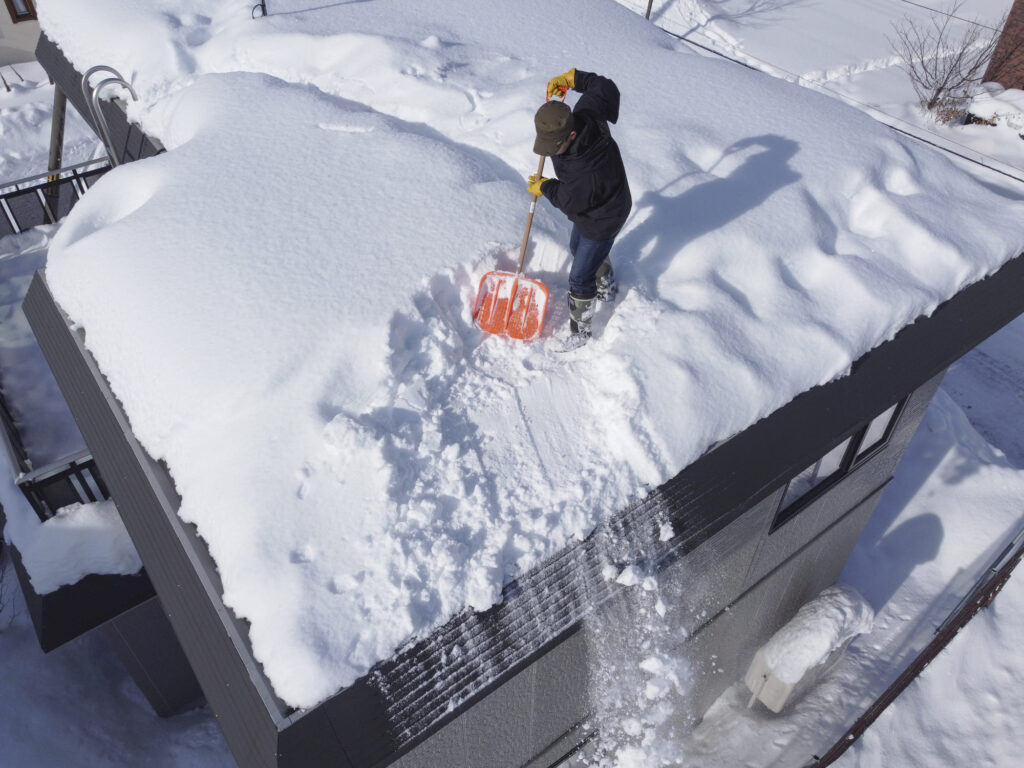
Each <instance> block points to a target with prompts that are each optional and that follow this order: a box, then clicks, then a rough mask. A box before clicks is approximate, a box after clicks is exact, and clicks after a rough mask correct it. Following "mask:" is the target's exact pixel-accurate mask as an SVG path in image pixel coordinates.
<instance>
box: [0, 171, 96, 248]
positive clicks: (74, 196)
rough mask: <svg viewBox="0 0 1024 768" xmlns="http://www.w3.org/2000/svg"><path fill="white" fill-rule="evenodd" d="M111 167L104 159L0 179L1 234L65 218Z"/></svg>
mask: <svg viewBox="0 0 1024 768" xmlns="http://www.w3.org/2000/svg"><path fill="white" fill-rule="evenodd" d="M109 170H110V163H109V162H108V161H107V159H106V158H99V159H97V160H86V161H85V162H84V163H78V164H77V165H70V166H68V167H66V168H60V169H58V170H56V171H47V172H46V173H40V174H37V175H35V176H28V177H26V178H23V179H17V180H16V181H4V182H0V237H4V236H6V235H14V234H18V233H19V232H24V231H26V230H29V229H32V228H33V227H38V226H40V225H42V224H53V223H55V222H57V221H58V220H59V219H62V218H64V217H65V216H66V215H67V214H68V211H70V210H71V208H73V207H74V205H75V203H77V202H78V201H79V200H80V199H81V197H82V195H84V194H85V193H86V191H87V190H88V189H89V187H90V186H91V185H92V183H93V182H94V181H95V180H96V179H97V178H98V177H100V176H102V175H103V174H104V173H106V172H107V171H109Z"/></svg>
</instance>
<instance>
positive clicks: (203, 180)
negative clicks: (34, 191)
mask: <svg viewBox="0 0 1024 768" xmlns="http://www.w3.org/2000/svg"><path fill="white" fill-rule="evenodd" d="M243 5H245V7H243ZM308 5H309V4H308V3H299V2H291V3H288V2H279V3H276V4H275V8H276V9H277V10H276V15H274V16H271V17H270V18H268V19H264V20H260V21H253V20H251V19H249V17H248V13H249V9H248V5H246V4H240V3H238V2H234V1H231V2H228V1H227V0H225V1H224V2H220V3H213V4H211V3H209V2H204V3H200V2H198V0H160V2H155V3H147V4H137V3H127V2H117V0H103V1H102V2H95V3H91V4H89V7H88V9H84V8H82V7H80V4H78V3H75V2H71V1H70V0H50V2H48V3H47V4H46V5H45V6H44V8H41V9H40V14H41V22H42V24H43V27H44V29H45V30H46V31H47V33H48V34H50V35H51V36H52V37H53V38H54V39H55V40H57V41H58V42H59V43H60V45H61V46H62V47H63V48H64V50H65V52H66V53H67V55H68V56H69V57H70V58H71V60H72V61H73V62H74V63H75V64H76V65H77V66H78V68H79V69H82V70H84V69H86V68H87V67H89V66H91V65H93V64H95V63H98V62H100V61H102V62H103V63H108V64H112V65H114V66H116V67H117V68H118V69H120V70H121V72H122V73H123V74H124V75H125V76H126V77H128V79H129V80H130V81H131V82H132V83H133V85H134V86H135V87H136V89H137V90H138V92H139V95H140V99H141V100H140V102H139V103H138V104H135V105H132V107H131V115H132V116H133V117H134V118H135V119H138V120H139V121H141V123H142V124H143V125H144V127H145V128H146V129H147V130H148V131H149V132H150V133H152V134H153V135H155V136H156V137H157V138H159V139H160V140H161V141H162V142H163V143H164V145H165V146H167V147H168V149H169V150H170V151H169V152H168V153H167V154H165V155H161V156H159V157H156V158H152V159H150V160H147V161H145V162H141V163H134V164H131V165H129V166H125V167H122V168H120V169H118V170H117V171H115V172H113V173H111V174H109V175H108V176H107V177H105V178H104V179H103V180H102V181H101V182H100V183H99V184H97V185H96V187H95V188H94V190H93V191H92V192H91V193H90V195H89V196H88V197H87V198H86V200H85V201H84V202H83V203H81V204H80V205H79V206H78V207H77V208H76V209H75V211H74V212H73V213H72V215H71V216H70V217H69V219H68V221H67V223H66V225H65V226H64V227H63V228H62V229H61V231H60V233H59V235H58V237H57V238H56V240H55V243H54V246H53V248H52V250H51V255H50V263H49V266H48V268H47V277H48V279H49V280H50V283H51V285H52V287H53V289H54V292H55V294H56V296H57V298H58V300H59V301H60V303H61V305H62V306H63V307H64V309H65V310H66V311H68V312H69V314H70V315H71V317H72V318H73V319H74V320H75V321H76V322H78V323H81V324H82V325H83V326H84V327H85V328H86V329H87V343H88V345H89V348H90V350H91V351H92V352H93V354H94V355H95V356H96V358H97V360H98V362H99V364H100V366H101V368H102V370H103V371H104V373H105V374H106V376H107V377H108V379H109V380H110V382H111V385H112V386H113V389H114V391H115V393H116V394H117V396H118V397H119V399H120V400H121V402H122V403H123V404H124V406H125V409H126V411H127V413H128V416H129V418H130V420H131V423H132V427H133V430H134V431H135V433H136V435H137V436H138V437H139V438H140V440H141V441H142V443H143V444H144V446H145V447H146V449H147V450H148V451H149V452H150V454H152V455H153V456H154V457H156V458H160V459H164V460H166V462H167V464H168V466H169V467H170V470H171V473H172V475H173V477H174V480H175V483H176V485H177V488H178V490H179V492H180V493H181V496H182V507H181V511H180V514H181V516H182V517H183V519H185V520H187V521H189V522H194V523H195V524H196V525H197V527H198V529H199V532H200V534H201V535H202V536H203V538H204V539H205V540H206V541H207V543H208V544H209V547H210V550H211V553H212V555H213V557H214V559H215V560H216V562H217V565H218V569H219V570H220V574H221V578H222V580H223V584H224V589H225V594H224V599H225V602H226V603H227V604H228V605H229V606H230V607H231V608H232V609H233V610H234V611H235V612H236V614H238V615H239V616H242V617H244V618H245V619H247V620H248V621H249V622H250V623H251V633H250V637H251V640H252V643H253V648H254V652H255V654H256V657H257V658H258V659H259V661H260V662H261V663H262V664H263V668H264V670H265V671H266V673H267V674H268V676H269V678H270V680H271V682H272V684H273V685H274V688H275V691H276V692H277V693H278V694H279V695H280V696H281V697H282V698H283V699H284V700H285V701H287V702H288V703H290V704H293V705H296V706H300V707H304V706H310V705H313V704H315V703H316V702H318V701H319V700H321V699H322V698H324V697H325V696H327V695H329V694H331V693H332V692H333V691H335V690H337V689H338V688H339V687H340V686H345V685H347V684H349V683H351V682H352V681H353V680H354V679H355V678H356V677H357V676H359V675H360V674H363V673H364V672H365V671H366V670H367V669H368V668H369V667H370V666H371V665H372V664H373V663H374V662H375V661H377V660H379V659H380V658H383V657H385V656H387V655H389V654H390V653H391V652H392V650H393V649H394V648H395V647H396V646H397V645H398V644H400V643H401V642H403V641H404V640H406V639H407V638H409V637H410V636H411V635H413V634H415V633H419V632H423V631H426V630H428V629H429V628H431V627H433V626H436V625H437V624H438V623H440V622H442V621H444V620H445V619H446V618H448V617H449V616H451V615H452V614H453V613H455V612H457V611H458V610H460V609H462V608H463V607H465V606H471V607H475V608H484V607H487V606H488V605H490V604H491V603H492V602H493V601H494V600H495V599H497V598H498V596H499V594H500V588H501V585H502V584H503V583H504V582H505V581H506V580H507V579H508V578H509V577H510V576H512V575H513V574H515V573H516V572H518V571H520V570H522V569H524V568H528V567H530V566H531V565H534V564H536V563H537V562H539V561H540V560H542V559H543V558H544V557H546V556H548V555H550V554H551V553H553V552H555V551H557V550H558V549H559V548H561V547H562V546H564V545H565V544H566V543H567V542H568V541H570V540H571V539H573V538H575V537H580V536H583V535H585V534H586V533H587V532H589V531H590V530H591V529H592V528H593V527H594V526H595V525H596V524H598V523H599V522H600V521H601V520H602V519H604V518H606V517H607V516H608V515H609V514H612V513H614V512H615V511H617V510H618V509H620V508H621V507H622V506H623V505H624V504H626V503H628V501H629V500H630V499H632V498H635V497H636V496H638V495H642V494H643V493H644V492H645V489H646V488H648V487H650V486H652V485H655V484H657V483H660V482H662V481H664V480H665V479H667V478H669V477H671V476H672V475H674V474H675V473H676V472H678V471H679V469H681V468H682V467H684V466H686V465H687V464H688V463H690V462H691V461H692V460H693V459H694V458H696V457H697V456H699V455H700V454H701V453H702V452H703V451H705V450H706V449H707V448H708V447H709V446H710V445H712V444H714V443H715V442H717V441H719V440H721V439H724V438H727V437H729V436H730V435H732V434H735V433H736V432H738V431H739V430H741V429H743V428H745V427H746V426H748V425H750V424H751V423H753V422H754V421H756V420H757V419H759V418H761V417H763V416H765V415H767V414H768V413H770V412H772V411H773V410H775V409H777V408H778V407H780V406H781V405H783V404H784V403H786V402H787V401H788V400H790V399H791V398H792V397H793V396H795V395H796V394H798V393H799V392H801V391H803V390H806V389H807V388H809V387H811V386H814V385H815V384H820V383H824V382H827V381H830V380H832V379H833V378H835V377H836V376H839V375H842V374H843V373H844V372H845V371H846V370H847V369H848V367H849V365H850V363H851V362H852V361H853V360H854V359H856V358H857V357H859V356H860V355H861V354H863V353H864V352H866V351H867V350H869V349H871V348H872V347H874V346H875V345H877V344H878V343H880V342H882V341H884V340H886V339H888V338H890V337H891V336H892V335H893V334H894V333H895V332H896V331H897V330H898V329H899V328H901V327H903V326H904V325H906V324H907V323H909V322H911V321H912V320H913V319H914V318H916V317H917V316H919V315H920V314H922V313H928V312H930V311H931V310H932V309H934V307H935V306H937V305H938V304H939V303H940V302H941V301H943V300H944V299H946V298H948V297H949V296H951V295H953V294H954V293H955V292H956V291H957V290H958V289H959V288H960V287H962V286H963V285H965V284H967V283H969V282H971V281H974V280H977V279H979V278H981V277H983V276H984V275H986V274H989V273H990V272H992V271H994V270H995V269H996V268H997V267H998V266H999V265H1000V264H1001V263H1003V262H1004V261H1005V260H1006V259H1008V258H1010V257H1012V256H1013V255H1015V254H1016V253H1018V252H1019V251H1020V250H1021V248H1022V246H1024V233H1022V231H1021V227H1020V226H1019V222H1020V220H1021V213H1022V212H1024V204H1022V203H1021V199H1020V192H1019V191H1017V192H1012V193H1011V192H1008V191H1005V190H1000V189H998V188H997V187H995V186H994V185H993V184H992V183H987V184H982V183H979V182H978V181H976V180H975V179H974V178H972V177H970V176H968V175H967V174H965V173H964V172H962V171H961V170H959V169H958V168H957V167H955V166H954V165H952V164H951V163H950V162H949V161H947V160H946V159H945V158H943V157H940V156H938V155H937V154H934V153H932V152H929V151H926V150H924V149H922V148H920V147H919V146H916V145H913V144H910V143H909V142H907V141H904V140H900V139H898V138H896V137H895V136H894V135H893V134H891V133H890V132H889V131H888V130H887V129H885V128H883V127H881V126H879V125H877V124H876V123H874V122H873V121H871V120H870V119H868V118H866V117H865V116H863V115H862V114H860V113H858V112H856V111H854V110H851V109H849V108H847V107H844V106H843V105H841V104H838V103H836V102H834V101H832V100H829V99H827V98H825V97H822V96H819V95H816V94H814V93H810V92H807V91H806V90H803V89H800V88H797V87H794V86H791V85H788V84H785V83H780V82H777V81H774V80H771V79H769V78H767V77H765V76H761V75H757V74H753V73H750V72H748V71H746V70H742V69H741V68H738V67H735V66H733V65H729V64H727V63H721V62H715V61H709V60H706V59H703V58H701V57H697V56H694V55H689V54H687V53H685V52H683V51H681V50H679V48H678V47H677V45H676V44H675V43H674V42H672V41H671V40H670V39H668V38H666V37H665V36H664V35H663V34H662V33H660V32H659V31H658V30H656V29H654V28H653V27H651V26H650V25H649V24H646V23H644V21H643V19H642V18H640V17H637V16H636V15H635V14H632V13H630V12H629V11H628V10H626V9H625V8H622V7H621V6H619V5H617V4H616V3H614V2H612V1H611V0H586V1H585V2H584V0H547V1H546V2H540V0H516V2H512V0H504V1H502V2H495V3H492V4H489V5H488V8H487V12H486V13H480V12H479V11H480V9H479V5H478V4H477V3H472V2H469V1H468V0H445V1H444V2H435V3H431V4H430V7H429V8H423V7H420V6H413V7H409V6H408V4H404V3H398V2H392V1H390V0H377V1H376V2H373V3H356V4H342V5H337V6H328V7H323V8H319V9H315V10H305V7H306V6H308ZM293 9H294V12H291V11H292V10H293ZM584 9H585V12H584ZM272 10H273V9H272ZM300 10H302V11H303V12H300ZM115 18H116V19H117V20H118V21H117V23H116V24H115V23H114V22H113V20H114V19H115ZM553 18H554V19H573V20H574V22H573V33H572V34H571V35H569V34H566V32H565V30H564V28H563V25H561V24H552V23H551V19H553ZM597 51H599V52H600V54H599V55H596V54H595V52H597ZM571 66H578V67H580V68H583V69H592V70H597V71H599V72H602V73H605V74H608V75H610V76H612V77H613V78H614V79H615V80H616V82H617V83H618V84H619V86H620V88H621V90H622V92H623V98H624V101H623V110H622V119H621V121H620V124H619V125H618V126H616V127H615V129H614V133H615V135H616V137H617V138H618V140H619V143H620V146H621V147H622V151H623V155H624V157H625V162H626V166H627V169H628V172H629V176H630V183H631V187H632V189H633V195H634V200H635V210H634V214H633V217H632V218H631V220H630V222H629V223H628V224H627V227H626V229H625V230H624V232H623V234H622V235H621V237H620V238H619V242H618V243H617V245H616V250H615V251H614V252H613V259H614V260H615V263H616V267H617V270H618V274H619V276H620V280H621V282H622V284H623V287H624V289H625V290H624V291H623V293H622V294H621V298H620V299H619V300H618V302H617V303H616V305H615V306H614V308H612V307H603V308H602V309H601V311H600V312H599V317H598V320H597V325H596V332H597V338H596V339H595V340H594V341H593V342H592V343H591V344H590V345H588V346H587V347H586V348H584V349H583V350H581V351H579V352H577V353H573V354H572V355H558V354H556V353H555V352H554V350H555V348H556V347H557V346H558V341H557V339H554V338H553V334H555V333H556V332H557V331H558V330H559V329H560V327H561V326H563V325H564V323H565V319H566V313H565V310H564V309H562V308H561V306H560V304H561V302H560V301H556V302H554V304H555V308H554V309H553V311H552V313H551V317H550V318H549V320H548V322H549V330H548V331H547V332H546V334H545V338H544V339H543V340H542V341H540V342H539V343H537V344H535V345H532V346H524V345H522V344H518V343H513V342H508V341H505V340H503V339H499V338H485V337H484V336H483V335H482V334H480V333H479V332H477V331H476V330H475V329H474V328H473V327H472V325H471V321H470V317H469V313H470V307H471V305H472V300H473V294H474V292H475V287H476V281H477V280H478V279H479V276H480V275H481V274H482V273H483V272H484V271H486V270H488V269H491V268H493V267H494V266H495V265H500V266H502V267H505V268H507V267H508V266H509V265H510V264H512V263H513V261H512V260H513V258H514V256H515V253H516V251H517V245H518V241H519V239H520V237H521V227H522V226H523V224H524V220H525V214H526V207H527V203H528V200H529V198H528V196H527V194H526V192H525V187H524V183H523V176H525V174H526V173H528V172H531V171H532V170H534V167H535V160H536V158H535V156H533V155H532V153H531V146H532V138H533V137H532V114H533V112H534V110H535V109H536V107H537V106H538V104H539V103H540V101H541V99H542V98H543V89H544V85H545V83H546V81H547V79H548V78H549V77H551V76H552V75H554V74H557V73H558V72H561V71H563V70H565V69H567V68H568V67H571ZM261 73H265V74H261ZM539 210H540V214H539V216H538V218H537V221H536V222H535V237H534V248H533V250H532V253H531V256H530V260H529V263H528V267H527V269H528V271H529V272H530V273H531V274H532V275H534V276H538V277H540V278H542V279H543V280H544V281H545V282H546V283H547V284H548V285H549V286H550V287H551V288H552V290H553V292H554V294H555V295H556V296H558V294H559V293H560V292H562V291H564V289H565V269H566V265H567V259H568V255H567V250H566V247H565V241H566V239H567V234H568V230H567V226H566V223H565V221H564V219H563V218H562V217H561V216H560V215H557V214H556V213H554V212H552V210H551V209H550V207H549V206H547V204H546V203H541V205H540V207H539Z"/></svg>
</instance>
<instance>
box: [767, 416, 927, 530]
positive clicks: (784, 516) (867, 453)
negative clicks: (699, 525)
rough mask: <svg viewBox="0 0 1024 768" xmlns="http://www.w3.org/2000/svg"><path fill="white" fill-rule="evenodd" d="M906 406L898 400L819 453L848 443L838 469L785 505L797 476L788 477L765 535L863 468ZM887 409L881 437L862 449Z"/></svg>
mask: <svg viewBox="0 0 1024 768" xmlns="http://www.w3.org/2000/svg"><path fill="white" fill-rule="evenodd" d="M906 404H907V398H906V397H904V398H901V399H900V400H898V401H897V402H896V403H895V406H892V405H890V406H889V407H888V408H885V409H884V410H883V411H881V412H880V413H877V414H875V415H874V416H872V417H871V418H870V419H868V421H867V422H866V423H865V424H863V425H861V426H860V427H858V428H857V429H855V430H854V431H853V432H852V433H851V434H849V435H845V436H844V437H843V438H842V440H838V441H836V442H835V443H834V444H833V445H831V446H830V447H829V449H828V450H827V451H825V452H823V453H822V454H821V457H824V456H827V455H828V454H829V453H831V452H832V451H834V450H835V449H836V448H838V447H839V446H840V445H842V444H843V443H844V442H846V441H847V440H849V444H848V445H847V446H846V450H845V451H844V452H843V457H842V459H841V460H840V462H839V469H837V470H836V471H835V472H833V473H832V474H830V475H828V476H827V477H825V478H824V479H822V480H821V482H819V483H817V484H816V485H815V486H813V487H812V488H811V489H810V490H808V491H807V492H805V493H804V494H803V495H801V496H798V497H797V498H795V499H793V500H792V501H791V502H789V503H788V504H785V501H786V491H787V490H788V489H789V485H790V483H792V482H793V480H795V479H796V477H798V476H799V474H798V475H795V476H794V477H791V478H790V479H789V480H788V481H787V482H786V484H785V486H783V490H782V495H781V496H780V497H779V506H778V508H777V509H776V510H775V518H774V519H773V520H772V525H771V528H769V529H768V534H769V535H771V534H773V533H775V532H776V531H777V530H779V528H781V527H782V526H783V525H785V524H786V523H788V522H789V521H790V520H792V519H794V518H796V517H797V516H798V515H799V514H800V513H801V512H803V511H804V510H805V509H807V507H809V506H810V505H811V504H813V503H814V502H815V501H817V500H818V499H820V498H821V497H822V496H823V495H824V494H826V493H828V492H829V491H830V490H831V489H832V488H834V487H835V485H836V484H837V483H838V482H840V481H841V480H842V479H843V478H844V477H846V476H847V475H849V474H850V472H852V471H853V470H855V469H857V468H858V467H861V466H863V465H864V464H865V463H867V462H868V461H870V460H871V459H873V458H874V457H875V456H877V455H878V454H879V453H881V452H882V451H883V450H885V448H886V446H887V445H888V444H889V440H890V439H891V438H892V435H893V433H894V432H895V431H896V425H897V424H898V423H899V421H900V417H901V416H902V415H903V409H904V407H905V406H906ZM890 409H893V411H892V415H891V416H890V417H889V423H888V424H886V425H885V430H884V432H883V433H882V437H881V438H880V439H879V440H877V441H876V442H875V443H873V444H872V445H870V446H868V447H867V448H863V446H862V445H861V444H862V443H863V441H864V437H865V436H866V435H867V433H868V429H870V427H871V425H872V423H874V421H875V419H877V418H878V417H879V416H882V415H884V414H885V413H886V411H888V410H890ZM802 471H803V470H801V472H802Z"/></svg>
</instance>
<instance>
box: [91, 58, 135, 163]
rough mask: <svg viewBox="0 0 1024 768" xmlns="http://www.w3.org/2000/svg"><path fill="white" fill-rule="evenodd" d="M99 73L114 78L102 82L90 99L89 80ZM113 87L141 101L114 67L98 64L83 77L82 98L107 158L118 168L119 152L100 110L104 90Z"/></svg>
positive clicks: (93, 91)
mask: <svg viewBox="0 0 1024 768" xmlns="http://www.w3.org/2000/svg"><path fill="white" fill-rule="evenodd" d="M97 72H106V73H108V74H110V75H113V77H108V78H106V79H104V80H101V81H100V82H99V84H98V85H97V86H96V87H95V88H93V89H92V96H91V97H90V95H89V78H91V77H92V76H93V75H94V74H96V73H97ZM112 85H119V86H121V87H122V88H124V89H126V90H127V91H128V93H130V94H131V95H132V100H133V101H138V100H139V97H138V94H136V93H135V89H134V88H132V87H131V85H130V84H129V83H128V81H127V80H125V79H124V78H123V77H121V73H120V72H118V71H117V70H116V69H114V68H113V67H108V66H107V65H106V64H97V65H96V66H95V67H92V68H90V69H89V71H87V72H86V73H85V74H84V75H82V84H81V87H82V98H83V99H85V103H86V106H87V107H88V108H89V114H90V115H92V122H93V125H95V126H96V128H97V130H98V131H99V133H100V139H101V140H102V141H103V146H104V147H106V149H107V156H108V157H109V158H110V164H111V166H113V167H117V166H118V165H120V164H121V161H120V160H119V159H118V157H117V150H116V148H115V147H114V141H113V139H112V138H111V137H110V126H109V125H108V124H107V118H106V117H105V116H104V115H103V111H102V110H101V109H100V101H99V100H100V95H101V94H102V92H103V90H104V89H106V88H109V87H110V86H112Z"/></svg>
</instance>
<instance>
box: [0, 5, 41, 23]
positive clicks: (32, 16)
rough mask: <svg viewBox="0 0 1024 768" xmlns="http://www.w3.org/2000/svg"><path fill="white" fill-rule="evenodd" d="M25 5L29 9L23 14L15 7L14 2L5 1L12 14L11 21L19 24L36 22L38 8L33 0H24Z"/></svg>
mask: <svg viewBox="0 0 1024 768" xmlns="http://www.w3.org/2000/svg"><path fill="white" fill-rule="evenodd" d="M22 2H23V3H25V7H26V8H27V9H28V10H27V11H26V12H25V13H21V12H20V11H19V10H18V9H17V8H15V7H14V0H4V3H6V5H7V11H8V12H9V13H10V14H11V21H12V22H14V23H15V24H18V23H20V22H22V21H36V19H37V17H36V7H35V4H34V3H33V2H32V0H22Z"/></svg>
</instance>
